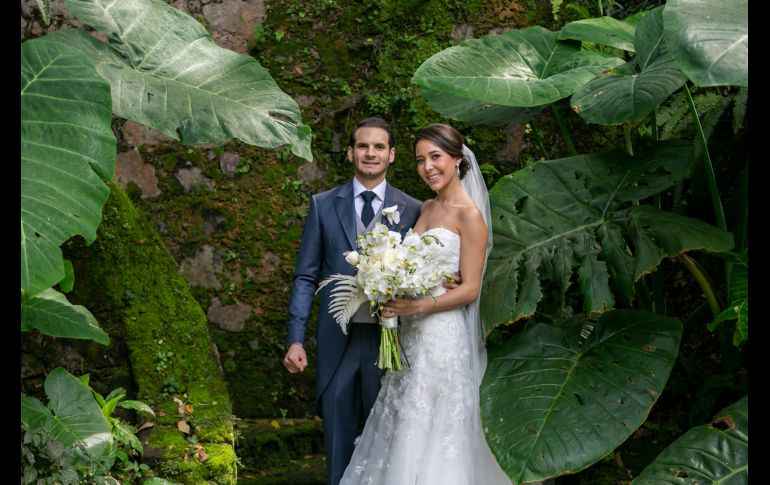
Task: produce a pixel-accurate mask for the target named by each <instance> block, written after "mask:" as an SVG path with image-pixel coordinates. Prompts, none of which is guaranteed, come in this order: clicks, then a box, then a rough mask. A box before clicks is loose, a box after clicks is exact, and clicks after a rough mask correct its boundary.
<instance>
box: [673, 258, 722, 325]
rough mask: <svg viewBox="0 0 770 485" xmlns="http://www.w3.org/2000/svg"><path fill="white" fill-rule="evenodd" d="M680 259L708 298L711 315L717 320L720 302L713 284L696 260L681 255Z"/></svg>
mask: <svg viewBox="0 0 770 485" xmlns="http://www.w3.org/2000/svg"><path fill="white" fill-rule="evenodd" d="M679 257H680V259H681V260H682V262H683V263H684V265H685V267H686V268H687V269H688V270H690V273H692V275H693V277H694V278H695V281H697V282H698V285H700V287H701V290H703V294H704V295H705V296H706V301H707V302H708V304H709V308H710V309H711V313H712V315H713V317H714V318H716V317H717V316H718V315H719V302H718V301H717V295H716V292H714V288H713V287H712V285H711V283H709V280H708V277H707V276H706V272H705V271H704V270H703V268H701V267H700V265H699V264H698V263H697V262H696V261H695V260H694V259H692V258H691V257H689V256H688V255H686V254H680V255H679Z"/></svg>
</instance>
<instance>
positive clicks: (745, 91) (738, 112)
mask: <svg viewBox="0 0 770 485" xmlns="http://www.w3.org/2000/svg"><path fill="white" fill-rule="evenodd" d="M748 100H749V88H741V89H740V90H738V93H737V94H735V95H734V96H733V103H734V104H733V134H735V133H738V131H739V130H740V129H741V126H742V125H743V119H744V118H745V117H746V104H747V102H748Z"/></svg>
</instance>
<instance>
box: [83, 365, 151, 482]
mask: <svg viewBox="0 0 770 485" xmlns="http://www.w3.org/2000/svg"><path fill="white" fill-rule="evenodd" d="M80 381H81V382H82V383H83V384H85V385H86V386H88V388H89V389H90V391H91V394H92V395H93V397H94V399H95V400H96V403H97V404H98V405H99V407H100V409H101V411H102V414H103V415H104V418H105V419H106V420H107V422H108V423H109V424H110V426H111V428H112V429H111V431H112V438H113V443H114V447H113V449H114V455H115V463H114V464H113V465H112V469H111V472H112V475H113V476H115V478H119V479H121V480H128V481H129V482H130V481H131V480H132V479H137V478H141V477H142V475H143V473H144V472H146V471H147V470H149V469H150V467H148V466H147V465H145V464H143V463H140V461H141V455H142V454H143V453H144V449H143V447H142V443H141V441H139V438H137V437H136V433H137V431H138V430H137V428H136V427H135V426H133V425H131V424H129V423H127V422H126V421H124V420H123V419H121V418H118V417H115V416H113V414H114V412H115V409H116V408H118V407H121V408H123V409H128V410H132V411H136V412H137V413H141V414H143V415H145V416H147V417H152V418H154V417H155V412H154V411H153V410H152V408H151V407H150V406H148V405H147V404H145V403H143V402H142V401H137V400H133V399H126V390H125V389H123V388H122V387H118V388H116V389H113V390H112V391H110V393H109V394H107V395H106V396H102V395H101V394H99V393H98V392H96V390H95V389H94V388H92V387H90V385H89V384H88V381H89V375H88V374H85V375H83V376H80ZM152 425H153V423H152V421H147V422H145V423H144V424H143V425H142V429H144V428H147V427H150V426H152Z"/></svg>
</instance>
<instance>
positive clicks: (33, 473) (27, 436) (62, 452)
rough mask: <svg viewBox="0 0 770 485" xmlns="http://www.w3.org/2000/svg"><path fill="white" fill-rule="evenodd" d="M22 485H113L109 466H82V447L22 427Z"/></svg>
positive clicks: (40, 429) (42, 430)
mask: <svg viewBox="0 0 770 485" xmlns="http://www.w3.org/2000/svg"><path fill="white" fill-rule="evenodd" d="M21 431H22V440H21V483H22V484H24V485H27V484H35V485H48V484H50V485H59V484H62V485H75V484H79V483H87V481H88V480H94V481H96V480H99V481H100V482H101V483H117V482H116V481H114V480H113V481H112V482H110V481H109V479H110V478H111V477H110V476H109V475H108V474H107V470H106V469H107V468H108V466H106V465H104V464H100V463H98V462H96V463H78V456H79V455H80V454H82V452H83V450H82V447H79V446H64V445H63V444H62V443H61V442H60V441H58V440H56V439H55V438H54V437H53V435H52V433H51V431H50V430H49V429H48V428H34V429H30V428H27V427H25V426H23V425H22V430H21Z"/></svg>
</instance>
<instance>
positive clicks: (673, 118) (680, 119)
mask: <svg viewBox="0 0 770 485" xmlns="http://www.w3.org/2000/svg"><path fill="white" fill-rule="evenodd" d="M689 112H690V109H689V107H688V106H687V99H686V98H685V95H684V93H683V92H682V91H680V92H678V93H676V94H675V95H674V96H673V97H672V98H671V100H670V101H669V102H668V103H667V104H666V105H664V106H661V107H660V108H659V110H658V113H657V114H656V120H657V124H658V132H659V133H660V134H659V138H660V139H661V140H672V139H675V138H680V135H681V134H682V133H683V132H684V131H685V130H686V129H687V128H689V127H690V126H691V125H692V119H691V118H690V117H689V116H688V115H689Z"/></svg>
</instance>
